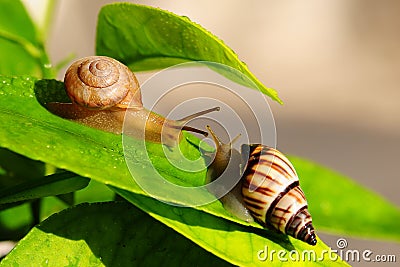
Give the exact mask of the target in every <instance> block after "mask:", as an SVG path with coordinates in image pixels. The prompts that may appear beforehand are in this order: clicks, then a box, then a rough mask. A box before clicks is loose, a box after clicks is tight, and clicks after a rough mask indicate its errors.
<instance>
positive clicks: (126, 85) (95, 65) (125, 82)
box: [64, 56, 142, 109]
mask: <svg viewBox="0 0 400 267" xmlns="http://www.w3.org/2000/svg"><path fill="white" fill-rule="evenodd" d="M64 83H65V87H66V91H67V94H68V96H69V97H70V98H71V100H72V101H73V102H74V103H76V104H78V105H81V106H84V107H87V108H90V109H107V108H110V107H113V106H115V105H117V104H121V103H122V104H123V105H125V106H127V105H129V102H130V101H131V100H132V99H135V101H137V102H138V103H137V106H141V105H142V102H141V95H140V90H139V84H138V81H137V79H136V77H135V75H134V74H133V73H132V72H131V71H130V70H129V69H128V67H126V66H125V65H123V64H122V63H120V62H119V61H117V60H115V59H113V58H109V57H104V56H92V57H85V58H82V59H80V60H78V61H76V62H74V63H73V64H72V65H71V66H70V67H69V68H68V70H67V71H66V73H65V78H64Z"/></svg>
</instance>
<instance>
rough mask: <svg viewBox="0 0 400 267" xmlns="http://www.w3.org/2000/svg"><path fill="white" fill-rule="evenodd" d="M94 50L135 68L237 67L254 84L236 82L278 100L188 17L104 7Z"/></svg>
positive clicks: (138, 8) (144, 9)
mask: <svg viewBox="0 0 400 267" xmlns="http://www.w3.org/2000/svg"><path fill="white" fill-rule="evenodd" d="M96 53H97V54H98V55H105V56H110V57H113V58H115V59H118V60H120V61H121V62H124V63H125V64H127V65H129V66H130V67H131V68H132V69H133V70H135V71H142V70H154V69H162V68H165V67H168V66H172V65H175V64H179V63H182V62H187V61H211V62H217V63H221V64H224V65H228V66H230V67H232V68H234V69H237V70H239V72H240V73H243V74H244V75H246V76H247V77H249V78H250V80H251V81H252V82H254V83H248V82H247V79H244V80H241V79H240V77H236V78H235V80H236V81H241V82H243V83H244V84H245V85H247V86H249V87H252V88H255V89H258V90H260V91H261V92H263V93H264V94H266V95H268V96H270V97H271V98H272V99H274V100H276V101H278V102H279V103H282V101H281V100H280V99H279V97H278V94H277V92H276V91H275V90H273V89H271V88H267V87H265V85H263V84H262V83H261V82H260V81H259V80H258V79H257V78H256V77H255V76H254V75H253V74H252V73H251V72H250V71H249V69H248V68H247V66H246V65H245V64H244V63H243V62H242V61H240V60H239V59H238V57H237V55H236V54H235V53H234V52H233V51H232V49H230V48H229V47H228V46H226V45H225V44H224V43H223V41H221V40H220V39H218V38H217V37H216V36H214V35H213V34H211V33H210V32H209V31H207V30H206V29H204V28H202V27H201V26H200V25H198V24H196V23H194V22H192V21H190V19H189V18H187V17H181V16H177V15H175V14H173V13H171V12H168V11H164V10H161V9H157V8H153V7H149V6H142V5H135V4H128V3H117V4H111V5H107V6H104V7H103V8H102V9H101V11H100V13H99V19H98V25H97V39H96ZM224 74H226V72H225V73H224ZM230 78H232V77H230Z"/></svg>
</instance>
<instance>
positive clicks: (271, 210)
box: [207, 126, 317, 245]
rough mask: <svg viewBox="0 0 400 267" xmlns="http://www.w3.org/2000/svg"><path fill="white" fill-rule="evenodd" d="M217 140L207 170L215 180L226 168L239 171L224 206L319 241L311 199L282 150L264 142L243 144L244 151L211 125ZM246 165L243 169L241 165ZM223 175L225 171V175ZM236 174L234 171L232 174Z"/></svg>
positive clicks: (312, 241)
mask: <svg viewBox="0 0 400 267" xmlns="http://www.w3.org/2000/svg"><path fill="white" fill-rule="evenodd" d="M207 129H208V130H209V132H210V133H211V135H212V136H213V139H214V141H215V143H216V155H215V157H214V161H213V162H212V163H211V165H210V166H209V169H208V171H207V180H208V181H209V182H210V181H213V180H216V179H217V178H219V177H220V175H221V174H222V173H224V171H225V172H226V170H228V172H230V171H232V170H234V171H235V172H237V174H236V175H233V177H238V176H240V177H241V178H240V181H239V183H238V184H237V185H236V186H235V187H234V188H233V189H232V190H231V191H230V192H229V193H228V194H226V195H225V196H224V197H222V198H221V202H222V204H223V205H224V207H225V208H226V209H227V210H228V211H229V212H231V213H232V214H233V215H235V216H236V217H238V218H240V219H242V220H245V221H251V220H250V219H249V214H250V215H251V217H252V218H254V219H255V220H256V221H257V222H258V223H260V224H261V225H263V226H264V227H267V228H270V229H275V230H278V231H279V232H281V233H285V234H287V235H290V236H292V237H294V238H297V239H299V240H302V241H304V242H306V243H308V244H310V245H315V244H316V243H317V239H316V235H315V232H314V227H313V225H312V218H311V215H310V213H309V211H308V204H307V200H306V198H305V196H304V193H303V191H302V190H301V188H300V185H299V178H298V176H297V174H296V171H295V169H294V167H293V165H292V164H291V163H290V161H289V160H288V159H287V158H286V157H285V156H284V155H283V154H282V153H281V152H279V151H278V150H276V149H274V148H272V147H268V146H266V145H262V144H251V145H248V144H243V145H242V148H241V158H242V160H241V162H240V163H238V161H237V159H236V158H237V157H238V155H240V153H239V152H238V151H237V150H235V149H232V148H231V144H232V142H231V143H228V144H223V143H222V142H221V141H220V140H219V139H218V137H217V136H215V133H214V132H213V131H212V130H211V128H210V127H209V126H207ZM231 162H233V164H234V165H241V166H243V170H242V171H241V170H240V167H239V166H233V167H232V166H229V164H231ZM222 175H223V174H222ZM230 175H232V174H230Z"/></svg>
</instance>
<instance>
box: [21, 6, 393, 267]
mask: <svg viewBox="0 0 400 267" xmlns="http://www.w3.org/2000/svg"><path fill="white" fill-rule="evenodd" d="M26 2H30V4H31V5H32V6H34V5H38V4H39V3H38V2H39V1H26ZM35 2H37V3H35ZM111 2H116V1H105V0H101V1H99V0H86V1H78V0H68V1H66V0H59V1H58V2H57V5H56V13H55V16H54V20H55V22H54V24H53V25H52V28H51V31H50V36H49V37H50V38H49V41H48V43H47V46H48V49H49V51H50V56H51V59H52V62H53V63H56V62H58V61H60V60H62V59H64V58H65V57H67V56H68V55H69V54H70V53H71V52H73V53H75V55H76V57H83V56H88V55H94V53H95V52H94V44H95V29H96V22H97V14H98V11H99V9H100V7H101V6H102V5H104V4H107V3H111ZM130 2H134V3H141V4H146V5H151V6H155V7H160V8H162V9H167V10H169V11H171V12H174V13H176V14H178V15H185V16H188V17H189V18H190V19H191V20H192V21H194V22H197V23H199V24H200V25H202V26H203V27H205V28H206V29H208V30H209V31H211V32H212V33H213V34H215V35H216V36H218V37H219V38H220V39H222V40H223V41H224V42H225V43H226V44H227V45H228V46H229V47H231V48H232V49H233V50H234V51H235V52H236V53H237V54H238V56H239V58H240V59H241V60H242V61H244V62H246V63H247V65H248V67H249V69H250V71H252V72H253V73H254V74H255V75H256V77H257V78H259V79H260V80H261V82H263V83H264V84H265V85H266V86H268V87H272V88H275V89H276V90H277V91H278V93H279V96H280V97H281V99H282V100H283V101H284V103H285V104H284V105H283V106H281V105H279V104H277V103H275V102H273V101H269V103H270V105H271V108H272V111H273V114H274V116H275V122H276V127H277V146H278V148H279V149H280V150H282V151H284V152H286V153H290V154H295V155H299V156H303V157H305V158H309V159H311V160H314V161H316V162H319V163H321V164H324V165H326V166H328V167H330V168H332V169H334V170H337V171H339V172H341V173H343V174H345V175H347V176H350V177H351V178H353V179H354V180H356V181H358V182H359V183H361V184H363V185H365V186H366V187H368V188H370V189H372V190H373V191H375V192H378V193H379V194H381V195H382V196H384V197H385V198H387V199H388V200H390V201H391V202H393V203H395V204H397V205H400V193H399V189H400V175H399V172H398V170H397V168H398V166H397V164H398V161H399V160H400V156H399V151H400V104H399V103H398V99H400V90H399V89H400V33H399V29H400V1H397V0H381V1H374V0H351V1H349V0H335V1H320V0H308V1H300V0H290V1H289V0H281V1H272V0H265V1H239V0H235V1H232V0H231V1H228V0H219V1H215V0H203V1H196V2H195V3H194V2H192V1H179V2H177V1H175V2H171V1H130ZM38 16H39V18H40V14H39V15H38ZM62 76H63V73H61V74H60V77H59V78H60V79H61V78H62ZM139 79H145V78H140V77H139ZM317 178H320V179H323V177H317ZM366 212H368V207H366ZM321 237H322V239H323V240H324V241H325V242H326V243H327V244H328V245H330V246H331V247H332V248H333V249H335V248H336V240H337V239H338V236H333V235H326V234H323V235H321ZM347 240H348V243H349V245H348V248H349V249H370V250H372V251H373V252H374V253H375V254H396V255H397V257H399V256H400V253H399V251H400V245H398V244H395V243H389V242H378V241H370V240H361V239H353V238H347ZM399 260H400V259H399V258H398V259H397V261H399ZM351 264H352V265H355V266H357V265H359V266H361V265H364V264H365V262H364V263H358V264H357V263H351ZM382 265H384V264H382ZM388 265H390V264H388ZM392 265H394V264H392Z"/></svg>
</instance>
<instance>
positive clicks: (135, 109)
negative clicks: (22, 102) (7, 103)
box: [47, 56, 219, 147]
mask: <svg viewBox="0 0 400 267" xmlns="http://www.w3.org/2000/svg"><path fill="white" fill-rule="evenodd" d="M64 83H65V90H66V93H67V95H68V96H69V98H70V99H71V101H72V103H59V102H50V103H47V108H48V109H49V110H50V111H51V112H52V113H54V114H56V115H59V116H61V117H63V118H66V119H70V120H73V121H76V122H80V123H82V124H85V125H88V126H91V127H93V128H98V129H101V130H105V131H109V132H113V133H117V134H120V133H121V132H122V130H123V125H124V123H127V124H128V127H125V128H124V129H128V130H127V131H126V132H125V131H124V133H125V134H127V135H130V136H133V137H137V138H143V136H144V138H145V140H146V141H150V142H156V143H163V144H165V145H167V146H169V147H173V146H175V145H176V144H177V143H179V141H180V139H181V138H182V135H181V130H186V131H192V132H196V133H199V134H202V135H205V136H206V135H207V134H208V133H207V132H205V131H202V130H200V129H196V128H192V127H190V126H187V125H185V124H186V123H187V122H188V121H190V120H192V119H194V118H196V117H199V116H201V115H204V114H206V113H209V112H212V111H217V110H219V108H218V107H214V108H211V109H207V110H204V111H200V112H198V113H195V114H192V115H190V116H187V117H185V118H182V119H180V120H170V119H166V118H164V117H162V116H161V115H159V114H156V113H154V112H151V111H149V110H147V109H145V108H144V107H143V103H142V96H141V91H140V86H139V83H138V80H137V79H136V76H135V75H134V73H133V72H131V71H130V69H129V68H128V67H127V66H125V65H124V64H122V63H121V62H119V61H117V60H115V59H113V58H110V57H105V56H91V57H85V58H82V59H80V60H77V61H75V62H74V63H73V64H72V65H71V66H70V67H69V68H68V69H67V71H66V73H65V78H64Z"/></svg>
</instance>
